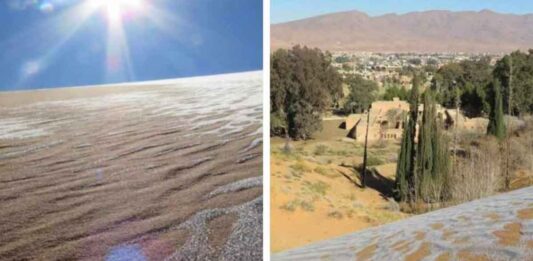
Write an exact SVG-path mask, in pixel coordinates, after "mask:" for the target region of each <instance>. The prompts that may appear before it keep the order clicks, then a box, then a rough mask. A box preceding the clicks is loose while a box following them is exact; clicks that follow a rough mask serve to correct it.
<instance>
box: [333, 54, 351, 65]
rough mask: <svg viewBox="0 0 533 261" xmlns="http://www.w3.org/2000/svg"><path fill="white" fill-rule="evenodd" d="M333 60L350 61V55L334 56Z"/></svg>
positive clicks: (338, 61)
mask: <svg viewBox="0 0 533 261" xmlns="http://www.w3.org/2000/svg"><path fill="white" fill-rule="evenodd" d="M335 62H336V63H347V62H350V57H348V56H346V55H343V56H338V57H336V58H335Z"/></svg>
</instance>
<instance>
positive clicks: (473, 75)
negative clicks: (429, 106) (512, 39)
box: [431, 58, 492, 117]
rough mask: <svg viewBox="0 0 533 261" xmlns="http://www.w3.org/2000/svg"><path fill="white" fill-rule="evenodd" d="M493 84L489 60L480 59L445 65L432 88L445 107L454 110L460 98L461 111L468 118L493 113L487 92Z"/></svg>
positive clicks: (434, 78) (438, 100)
mask: <svg viewBox="0 0 533 261" xmlns="http://www.w3.org/2000/svg"><path fill="white" fill-rule="evenodd" d="M491 81H492V66H491V65H490V60H489V59H488V58H481V59H478V60H473V61H471V60H467V61H463V62H460V63H450V64H447V65H444V66H442V67H441V68H440V69H439V70H437V72H436V73H435V75H434V77H433V80H432V83H431V87H432V88H431V89H432V90H433V91H434V92H435V99H436V101H437V102H439V103H440V104H442V105H443V106H445V107H447V108H454V107H455V104H456V98H457V97H460V99H461V109H462V110H463V111H464V112H465V113H466V114H468V115H469V116H471V117H477V116H481V115H482V114H484V113H488V111H489V110H490V108H489V106H488V105H489V104H488V103H487V100H486V92H487V88H488V85H489V83H490V82H491ZM457 94H459V95H457Z"/></svg>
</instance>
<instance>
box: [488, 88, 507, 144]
mask: <svg viewBox="0 0 533 261" xmlns="http://www.w3.org/2000/svg"><path fill="white" fill-rule="evenodd" d="M491 86H492V95H491V96H492V104H491V108H492V109H491V111H490V115H489V125H488V127H487V134H489V135H493V136H495V137H497V138H498V139H499V140H502V139H503V138H505V135H506V127H505V120H504V117H503V100H502V93H501V87H500V86H501V84H500V81H499V80H494V82H493V83H492V84H491Z"/></svg>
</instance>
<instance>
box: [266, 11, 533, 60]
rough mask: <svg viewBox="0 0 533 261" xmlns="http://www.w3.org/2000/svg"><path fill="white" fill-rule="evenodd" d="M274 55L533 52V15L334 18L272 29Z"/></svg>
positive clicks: (432, 13)
mask: <svg viewBox="0 0 533 261" xmlns="http://www.w3.org/2000/svg"><path fill="white" fill-rule="evenodd" d="M271 44H272V50H276V49H278V48H288V47H291V46H293V45H296V44H302V45H307V46H309V47H318V48H321V49H325V50H330V51H335V50H341V51H374V52H476V53H479V52H494V53H496V52H509V51H513V50H516V49H526V50H527V49H528V48H532V47H533V14H530V15H512V14H500V13H495V12H492V11H488V10H484V11H480V12H451V11H426V12H414V13H407V14H403V15H397V14H387V15H382V16H376V17H371V16H368V15H366V14H365V13H361V12H358V11H350V12H341V13H333V14H328V15H322V16H317V17H312V18H307V19H303V20H298V21H291V22H287V23H282V24H275V25H272V27H271Z"/></svg>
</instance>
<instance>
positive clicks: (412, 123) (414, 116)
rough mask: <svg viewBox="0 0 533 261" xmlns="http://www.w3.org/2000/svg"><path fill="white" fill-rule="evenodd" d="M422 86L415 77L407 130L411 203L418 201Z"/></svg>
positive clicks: (408, 181)
mask: <svg viewBox="0 0 533 261" xmlns="http://www.w3.org/2000/svg"><path fill="white" fill-rule="evenodd" d="M419 85H420V80H419V78H418V75H416V74H415V75H414V76H413V87H412V89H411V97H410V98H409V102H410V105H411V108H410V109H411V110H410V113H409V114H410V115H409V123H408V126H407V128H409V135H410V137H409V142H410V146H409V148H408V158H409V162H408V163H409V165H408V169H407V184H408V186H409V200H410V201H416V200H417V193H416V184H417V183H418V181H417V179H416V175H415V167H416V166H415V160H416V146H415V140H416V134H417V133H416V124H417V122H418V96H419V93H418V88H419Z"/></svg>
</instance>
